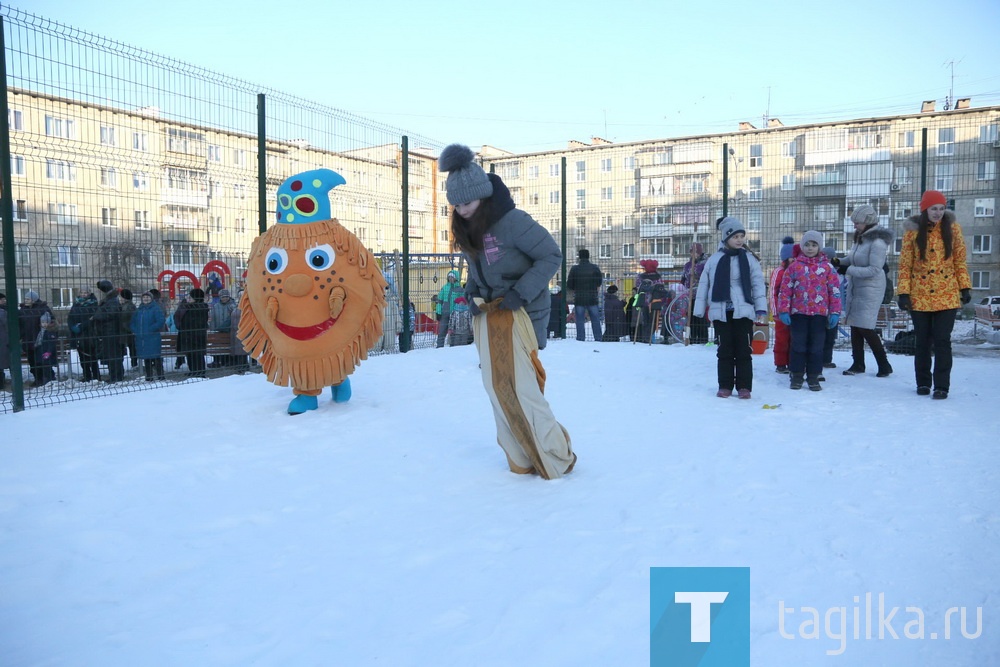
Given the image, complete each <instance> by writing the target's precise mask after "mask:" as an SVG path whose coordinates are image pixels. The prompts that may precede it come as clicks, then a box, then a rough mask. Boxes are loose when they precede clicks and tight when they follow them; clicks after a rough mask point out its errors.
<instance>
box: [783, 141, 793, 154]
mask: <svg viewBox="0 0 1000 667" xmlns="http://www.w3.org/2000/svg"><path fill="white" fill-rule="evenodd" d="M781 156H782V157H795V142H794V141H783V142H782V143H781Z"/></svg>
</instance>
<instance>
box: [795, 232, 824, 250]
mask: <svg viewBox="0 0 1000 667" xmlns="http://www.w3.org/2000/svg"><path fill="white" fill-rule="evenodd" d="M809 241H812V242H813V243H815V244H816V245H818V246H819V247H820V248H822V247H823V235H822V234H820V233H819V232H817V231H814V230H811V229H810V230H809V231H808V232H806V233H805V234H803V235H802V241H800V242H799V246H804V245H805V244H806V243H809Z"/></svg>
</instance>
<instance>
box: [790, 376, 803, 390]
mask: <svg viewBox="0 0 1000 667" xmlns="http://www.w3.org/2000/svg"><path fill="white" fill-rule="evenodd" d="M788 387H789V388H790V389H802V373H792V374H791V380H789V383H788Z"/></svg>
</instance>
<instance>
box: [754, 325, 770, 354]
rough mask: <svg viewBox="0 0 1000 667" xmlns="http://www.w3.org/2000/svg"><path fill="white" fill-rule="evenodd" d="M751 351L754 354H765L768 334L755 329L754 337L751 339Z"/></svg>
mask: <svg viewBox="0 0 1000 667" xmlns="http://www.w3.org/2000/svg"><path fill="white" fill-rule="evenodd" d="M750 351H751V352H752V353H753V354H764V353H765V352H767V334H765V333H764V332H763V331H755V332H754V334H753V339H752V340H751V341H750Z"/></svg>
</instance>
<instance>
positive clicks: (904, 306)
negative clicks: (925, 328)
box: [896, 294, 913, 310]
mask: <svg viewBox="0 0 1000 667" xmlns="http://www.w3.org/2000/svg"><path fill="white" fill-rule="evenodd" d="M896 302H897V303H898V304H899V309H900V310H910V309H911V308H913V303H912V302H910V295H909V294H900V295H899V296H898V297H896Z"/></svg>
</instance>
